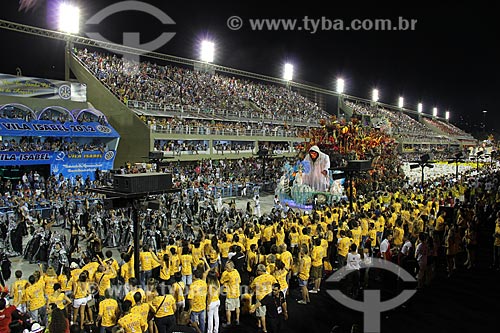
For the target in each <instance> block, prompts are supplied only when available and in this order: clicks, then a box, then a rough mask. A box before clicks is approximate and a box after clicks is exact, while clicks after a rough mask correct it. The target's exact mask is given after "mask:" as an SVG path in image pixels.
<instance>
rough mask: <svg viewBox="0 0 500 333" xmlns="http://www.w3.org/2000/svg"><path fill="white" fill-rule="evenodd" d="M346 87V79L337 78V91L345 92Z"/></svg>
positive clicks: (339, 92)
mask: <svg viewBox="0 0 500 333" xmlns="http://www.w3.org/2000/svg"><path fill="white" fill-rule="evenodd" d="M344 88H345V82H344V79H340V78H339V79H337V93H338V94H343V93H344Z"/></svg>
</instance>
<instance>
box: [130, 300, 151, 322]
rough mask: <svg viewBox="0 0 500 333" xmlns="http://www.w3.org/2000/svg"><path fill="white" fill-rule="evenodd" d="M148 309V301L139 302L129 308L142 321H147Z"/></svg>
mask: <svg viewBox="0 0 500 333" xmlns="http://www.w3.org/2000/svg"><path fill="white" fill-rule="evenodd" d="M149 309H150V305H149V304H148V303H141V304H139V305H137V304H136V305H135V306H134V307H132V309H130V313H135V314H137V315H139V316H140V317H141V318H142V319H144V321H146V322H147V321H148V314H149Z"/></svg>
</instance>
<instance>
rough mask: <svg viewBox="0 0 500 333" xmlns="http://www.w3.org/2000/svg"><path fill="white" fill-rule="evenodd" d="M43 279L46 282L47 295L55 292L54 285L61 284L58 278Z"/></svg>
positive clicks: (46, 277)
mask: <svg viewBox="0 0 500 333" xmlns="http://www.w3.org/2000/svg"><path fill="white" fill-rule="evenodd" d="M43 279H44V280H45V295H51V294H52V293H53V292H54V284H56V283H57V282H59V281H58V280H57V276H48V275H45V276H44V278H43Z"/></svg>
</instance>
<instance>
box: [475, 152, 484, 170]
mask: <svg viewBox="0 0 500 333" xmlns="http://www.w3.org/2000/svg"><path fill="white" fill-rule="evenodd" d="M483 154H484V151H482V150H481V151H478V152H477V153H476V170H477V171H478V172H479V156H481V155H483Z"/></svg>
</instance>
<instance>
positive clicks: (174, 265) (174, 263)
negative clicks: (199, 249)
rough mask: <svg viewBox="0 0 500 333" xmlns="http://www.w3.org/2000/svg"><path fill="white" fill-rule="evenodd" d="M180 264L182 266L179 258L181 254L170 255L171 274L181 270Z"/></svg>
mask: <svg viewBox="0 0 500 333" xmlns="http://www.w3.org/2000/svg"><path fill="white" fill-rule="evenodd" d="M179 266H180V259H179V256H177V255H175V256H173V255H171V256H170V264H169V267H170V275H174V274H175V273H177V272H178V271H179Z"/></svg>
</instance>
